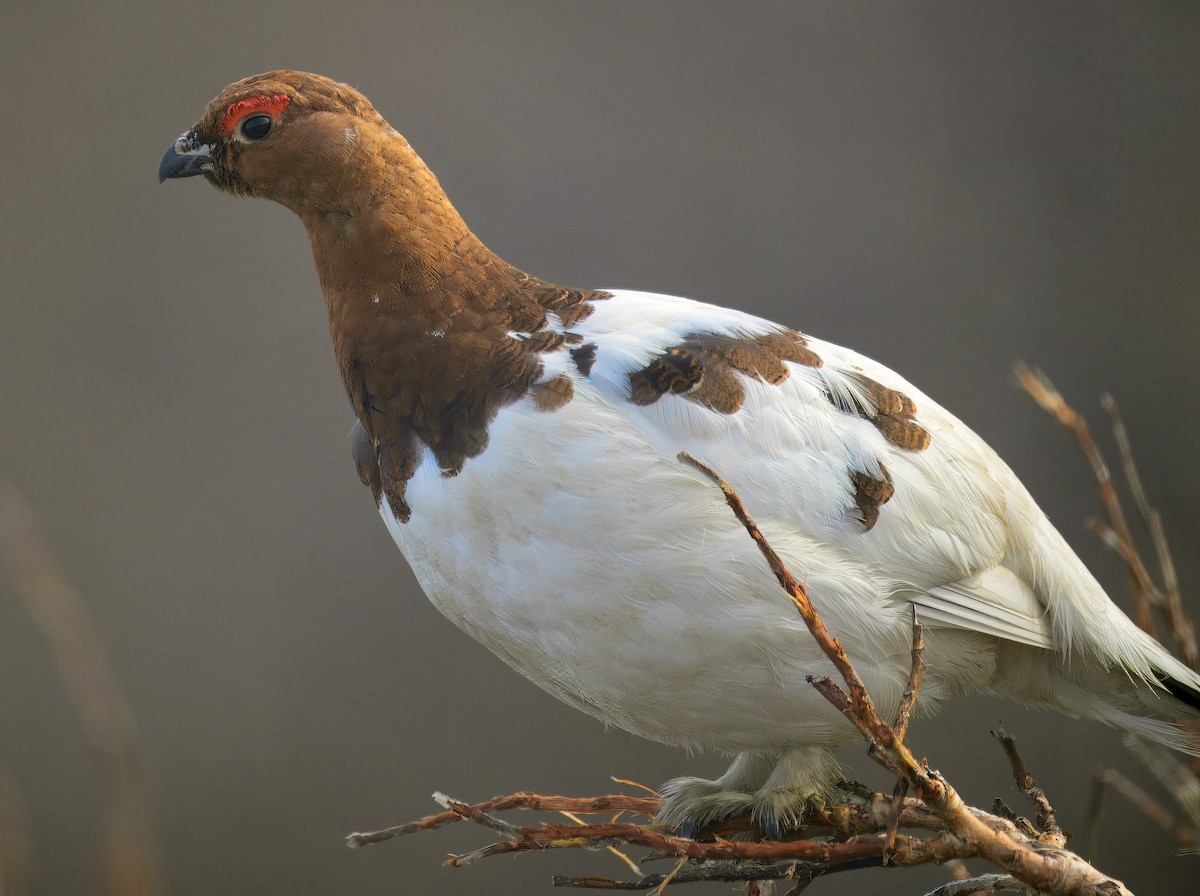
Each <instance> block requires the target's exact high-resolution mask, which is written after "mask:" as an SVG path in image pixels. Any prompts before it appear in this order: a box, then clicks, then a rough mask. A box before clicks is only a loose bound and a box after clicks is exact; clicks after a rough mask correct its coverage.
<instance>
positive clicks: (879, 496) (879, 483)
mask: <svg viewBox="0 0 1200 896" xmlns="http://www.w3.org/2000/svg"><path fill="white" fill-rule="evenodd" d="M879 471H880V473H881V474H882V475H883V478H882V479H879V478H877V477H875V476H872V475H871V474H870V473H864V472H863V471H862V470H855V469H851V470H850V481H851V482H853V483H854V503H855V504H856V505H857V506H858V511H859V513H860V514H862V516H861V521H862V525H863V531H864V532H869V531H870V530H871V528H872V527H873V526H874V525H875V523H877V522H878V521H879V508H881V507H882V506H883V505H884V504H886V503H887V502H888V501H890V500H891V498H892V495H894V494H896V486H895V485H893V484H892V477H891V476H890V475H889V474H888V471H887V467H885V466H884V465H883V464H880V465H879Z"/></svg>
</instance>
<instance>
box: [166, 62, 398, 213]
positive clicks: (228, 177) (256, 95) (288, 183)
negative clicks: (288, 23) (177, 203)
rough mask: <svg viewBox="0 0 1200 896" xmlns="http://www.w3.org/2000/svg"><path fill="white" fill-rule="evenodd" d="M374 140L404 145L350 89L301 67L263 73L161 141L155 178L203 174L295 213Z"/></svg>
mask: <svg viewBox="0 0 1200 896" xmlns="http://www.w3.org/2000/svg"><path fill="white" fill-rule="evenodd" d="M381 141H386V142H388V143H391V144H393V145H395V146H397V147H402V148H403V149H405V150H407V144H406V143H405V142H404V140H403V138H402V137H400V135H399V134H397V133H396V132H395V131H393V130H392V129H391V128H390V127H389V126H388V124H387V122H386V121H384V119H383V118H382V116H380V115H379V113H378V112H376V111H375V109H374V107H373V106H372V105H371V103H370V102H369V101H368V100H367V98H366V97H364V96H363V95H362V94H361V93H359V92H358V91H357V90H355V89H354V88H353V87H350V86H348V85H346V84H340V83H338V82H337V81H334V80H332V79H330V78H325V77H322V76H321V75H313V74H309V73H307V72H297V71H273V72H266V73H264V74H261V75H255V76H253V77H250V78H245V79H244V80H241V81H237V82H235V83H233V84H230V85H229V86H228V87H226V88H225V89H224V90H223V91H221V92H220V93H219V94H218V95H217V96H216V97H215V98H214V99H213V100H212V101H211V102H210V103H209V104H208V105H207V106H206V107H205V109H204V113H203V114H202V115H201V116H200V120H199V121H198V122H197V123H196V125H195V127H192V128H191V129H189V130H187V131H184V132H183V134H181V135H180V136H179V138H178V139H176V140H175V142H174V143H172V144H171V145H170V146H169V147H167V151H166V153H164V154H163V157H162V161H161V162H160V163H159V166H158V178H159V181H160V182H161V181H164V180H166V179H167V178H177V177H191V176H193V175H203V176H204V177H205V178H207V180H208V181H209V183H211V184H213V185H214V186H216V187H217V188H219V189H221V190H224V191H226V192H229V193H232V194H234V195H238V196H245V195H249V196H259V197H262V198H266V199H274V200H276V201H278V202H281V203H283V204H284V205H287V206H289V207H290V208H292V209H293V210H295V211H298V212H299V211H301V206H302V205H303V204H305V203H306V202H311V201H316V202H322V200H324V199H328V198H330V197H329V196H328V195H323V194H330V193H332V192H333V191H335V190H337V189H339V188H340V189H344V188H346V187H350V186H352V185H350V184H347V183H345V180H344V178H345V175H346V172H347V170H348V169H350V168H352V167H357V165H356V163H358V162H359V161H360V160H359V159H357V158H356V157H358V156H360V155H362V154H364V152H365V153H368V154H374V155H378V153H377V151H375V152H373V150H377V149H378V144H379V143H380V142H381ZM334 179H337V180H338V181H340V182H339V183H332V181H333V180H334Z"/></svg>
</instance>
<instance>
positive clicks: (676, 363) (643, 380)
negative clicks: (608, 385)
mask: <svg viewBox="0 0 1200 896" xmlns="http://www.w3.org/2000/svg"><path fill="white" fill-rule="evenodd" d="M789 361H790V362H792V363H794V364H803V365H805V366H806V367H820V366H821V359H820V357H818V356H817V354H816V353H815V352H813V351H811V350H810V349H809V348H808V347H807V343H806V341H805V339H804V337H803V336H802V335H801V334H800V333H797V332H796V331H795V330H781V331H779V332H777V333H770V334H768V335H766V336H740V337H739V336H722V335H717V334H714V333H691V334H689V335H687V336H685V337H684V338H683V340H682V341H681V342H680V343H679V344H678V345H675V346H671V347H670V348H668V349H667V350H666V351H664V352H663V353H661V354H659V355H658V356H656V357H654V358H653V359H651V361H650V363H648V364H647V365H646V366H645V367H643V368H641V369H640V370H635V371H632V372H631V373H630V374H629V400H630V401H632V402H633V403H634V404H641V405H648V404H653V403H654V402H656V401H658V400H659V399H660V398H662V396H664V395H682V396H683V397H684V398H687V399H688V400H689V401H694V402H696V403H697V404H701V405H704V407H707V408H711V409H712V410H714V411H719V412H720V413H722V414H733V413H736V412H737V411H738V409H740V408H741V406H742V403H743V402H744V401H745V400H746V393H745V390H744V389H743V388H742V384H741V382H739V381H738V377H737V376H736V375H735V374H736V373H741V374H745V375H746V376H750V377H754V378H755V379H760V380H765V381H766V382H768V383H772V384H775V385H778V384H779V383H782V382H783V381H784V380H786V379H787V378H788V375H789V371H788V368H787V364H786V363H785V362H789Z"/></svg>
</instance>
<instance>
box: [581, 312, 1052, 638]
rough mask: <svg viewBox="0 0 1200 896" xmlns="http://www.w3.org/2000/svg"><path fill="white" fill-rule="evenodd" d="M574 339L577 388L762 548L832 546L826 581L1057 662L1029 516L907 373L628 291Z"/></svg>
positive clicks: (975, 441) (742, 320)
mask: <svg viewBox="0 0 1200 896" xmlns="http://www.w3.org/2000/svg"><path fill="white" fill-rule="evenodd" d="M571 330H572V332H573V333H574V334H575V335H576V336H578V337H579V338H580V339H582V344H581V349H582V350H583V352H584V353H585V354H586V355H587V358H588V364H587V366H586V374H585V373H584V372H583V370H582V369H581V370H577V371H574V374H575V376H576V378H577V387H578V388H580V389H586V388H589V387H590V388H593V389H596V390H597V391H598V392H599V393H600V394H601V395H602V396H603V397H604V398H605V400H607V401H608V402H610V403H611V405H612V406H613V407H614V408H620V409H621V412H622V413H623V414H626V415H629V416H632V417H633V418H635V419H636V420H637V421H639V424H640V425H641V426H642V427H643V429H644V430H645V431H646V432H647V433H648V436H649V438H650V439H651V441H652V442H653V444H654V445H655V447H656V448H658V449H659V450H660V452H661V453H662V455H664V456H667V457H669V458H674V457H675V455H676V454H677V453H678V452H679V451H689V452H691V453H692V454H693V455H695V456H696V457H698V458H700V459H701V460H703V461H705V462H706V463H708V464H710V465H711V466H712V467H713V468H714V469H716V470H717V471H718V472H719V473H721V474H722V475H723V476H725V478H727V479H728V480H729V481H730V483H731V484H732V485H733V486H734V488H736V489H737V490H738V491H739V493H740V494H741V496H742V498H743V499H744V500H745V502H746V505H747V507H748V508H749V509H750V512H751V513H752V514H754V515H755V516H756V518H758V520H759V521H760V523H762V524H763V525H764V529H765V530H770V529H774V530H776V531H778V532H781V533H783V535H784V537H787V535H788V534H795V535H796V536H797V542H798V543H803V544H808V545H820V548H821V555H822V556H821V558H820V559H819V560H818V559H817V558H812V562H813V563H819V564H823V565H824V566H825V567H826V568H828V567H831V566H836V565H837V564H839V562H842V561H844V562H845V563H847V564H853V565H855V566H856V567H859V568H863V569H865V570H866V571H867V573H868V574H869V575H870V577H871V578H872V580H873V581H872V584H873V586H874V587H875V588H876V590H877V593H883V594H890V595H893V596H894V599H895V600H897V601H909V602H912V603H914V604H916V605H917V606H918V608H919V610H920V615H921V616H922V618H924V619H927V620H929V621H931V622H934V623H936V624H940V625H943V626H953V627H958V628H963V629H967V630H971V631H977V632H982V633H986V634H989V635H994V636H996V637H998V638H1003V639H1007V640H1011V641H1016V642H1020V643H1023V644H1030V645H1034V646H1037V647H1049V646H1051V645H1052V643H1053V642H1052V626H1051V625H1050V621H1049V619H1048V618H1047V610H1046V605H1045V602H1044V601H1043V600H1042V599H1041V598H1040V597H1039V595H1038V594H1037V593H1036V592H1035V590H1034V588H1032V587H1031V586H1030V584H1029V583H1028V582H1027V581H1025V580H1024V579H1023V578H1022V577H1021V576H1020V575H1018V574H1017V573H1015V572H1014V571H1013V570H1012V567H1011V564H1009V563H1007V562H1006V554H1007V553H1008V550H1009V535H1010V533H1009V526H1010V525H1011V524H1012V523H1013V514H1012V513H1010V508H1009V503H1010V500H1011V499H1013V498H1016V499H1018V500H1017V503H1019V504H1020V505H1021V507H1022V508H1025V505H1026V503H1029V504H1031V503H1032V502H1031V501H1029V499H1028V497H1027V495H1026V494H1025V492H1024V490H1023V489H1022V488H1021V486H1020V485H1019V483H1017V480H1016V479H1015V477H1014V476H1013V474H1012V473H1011V471H1009V470H1008V468H1007V467H1006V466H1005V465H1004V464H1003V462H1002V461H1000V459H999V458H998V457H997V456H996V455H995V454H994V452H992V451H991V449H989V448H988V447H987V446H986V445H985V444H984V443H983V441H982V440H981V439H980V438H979V437H978V436H976V435H975V434H974V433H973V432H971V430H970V429H968V428H967V427H966V426H965V425H964V424H963V423H961V422H960V421H958V420H957V419H955V418H954V417H953V416H952V415H950V414H948V413H947V412H946V411H944V410H943V409H942V408H940V407H938V406H937V405H936V404H935V403H934V402H933V401H931V400H930V399H929V398H927V397H926V396H925V395H924V394H922V393H921V392H920V391H919V390H917V389H916V388H914V387H913V386H912V385H911V384H909V383H907V382H906V381H904V380H903V379H902V378H901V377H899V376H898V375H896V374H895V373H893V372H892V371H890V370H888V369H887V368H885V367H883V366H882V365H879V364H876V363H874V362H872V361H870V360H869V359H867V358H863V357H862V356H860V355H857V354H856V353H854V352H851V351H849V350H847V349H844V348H841V347H839V346H835V345H832V344H830V343H826V342H822V341H819V340H815V339H810V338H807V337H804V336H802V335H800V334H799V333H796V332H795V331H792V330H787V329H785V328H782V327H780V326H778V325H776V324H772V323H770V322H768V321H765V320H762V319H760V318H756V317H753V316H750V315H747V314H743V313H741V312H737V311H733V310H730V309H726V308H720V307H716V306H712V305H706V304H703V303H699V302H693V301H690V300H686V299H677V298H672V297H666V296H659V295H653V294H646V293H634V292H627V291H620V290H618V291H614V292H613V297H612V298H611V299H608V300H606V301H603V302H598V303H596V311H595V312H594V313H593V314H592V315H591V316H590V317H589V318H588V319H586V320H584V321H583V322H581V323H579V324H577V325H575V326H574V327H572V328H571ZM1035 510H1036V508H1035ZM1022 512H1025V511H1024V509H1023V510H1022ZM731 525H736V524H735V523H733V522H732V518H731ZM797 562H799V563H800V565H801V567H802V569H801V570H800V571H801V572H802V573H808V572H810V571H812V570H813V569H814V567H813V566H812V565H810V564H809V558H805V557H799V558H797Z"/></svg>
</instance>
